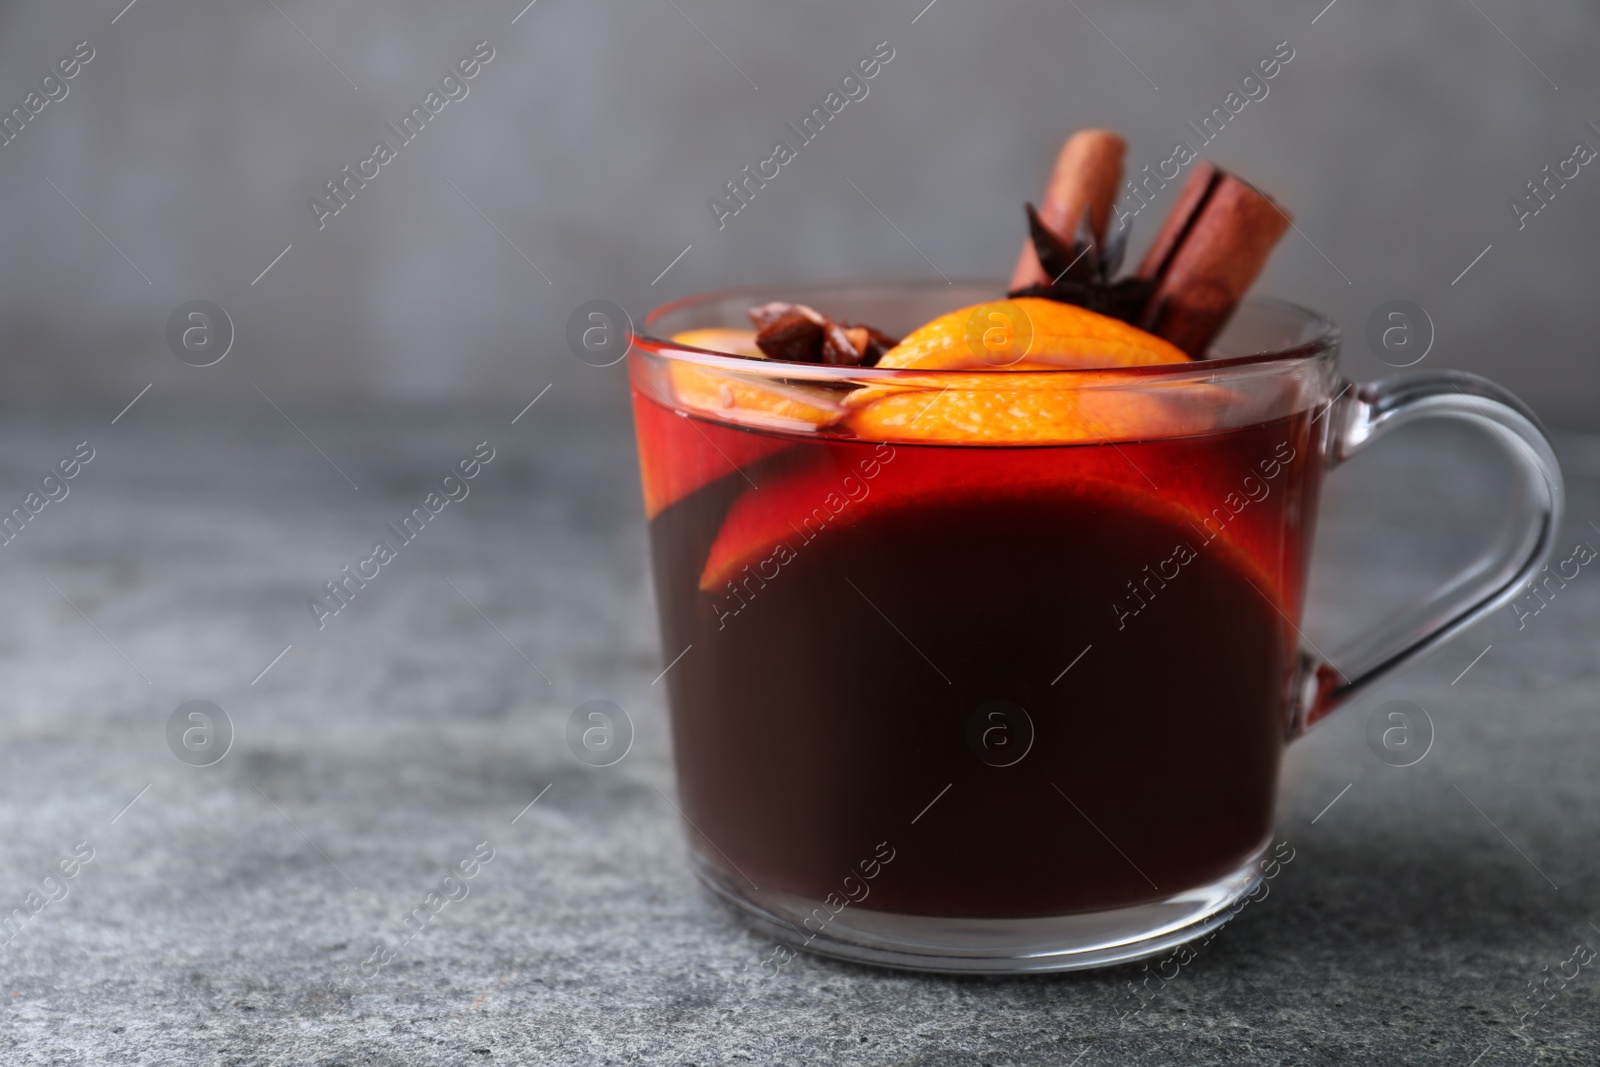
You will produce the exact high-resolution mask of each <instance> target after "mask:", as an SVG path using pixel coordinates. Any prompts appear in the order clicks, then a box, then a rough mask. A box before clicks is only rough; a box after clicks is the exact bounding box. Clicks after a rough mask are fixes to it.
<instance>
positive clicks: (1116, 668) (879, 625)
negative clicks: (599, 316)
mask: <svg viewBox="0 0 1600 1067" xmlns="http://www.w3.org/2000/svg"><path fill="white" fill-rule="evenodd" d="M993 291H994V290H993V288H992V287H991V286H987V285H986V286H983V287H982V288H979V287H976V286H956V287H955V288H954V289H952V288H951V287H949V286H945V285H942V284H937V285H923V284H907V285H859V286H850V287H838V288H830V289H811V290H803V289H797V288H795V287H789V288H786V289H784V290H782V291H781V292H780V291H778V290H776V289H774V290H772V291H765V290H755V289H751V290H745V291H740V292H735V293H726V294H714V295H711V296H708V297H699V298H693V299H691V300H687V301H683V302H680V303H677V304H673V305H669V306H667V307H665V308H662V309H660V310H658V311H657V312H655V313H654V314H653V315H652V316H651V317H650V318H649V319H648V320H647V322H646V333H647V336H641V337H639V338H638V339H637V340H636V342H635V347H634V350H633V354H632V356H631V364H630V365H631V375H632V382H633V388H634V410H635V419H636V427H637V432H638V437H639V447H640V457H641V468H642V471H643V474H644V480H645V485H646V499H647V509H648V510H649V511H650V512H651V518H650V542H651V550H652V556H653V566H654V575H655V588H656V596H657V601H658V607H659V611H660V622H661V631H662V645H663V652H664V656H665V658H666V659H668V660H670V659H671V658H672V657H674V656H679V654H680V653H682V655H681V658H679V659H678V660H676V661H675V662H674V665H673V666H672V667H671V668H670V669H669V670H668V671H667V672H666V675H665V684H666V686H667V688H668V692H669V701H670V706H671V715H672V729H673V739H674V747H675V757H676V764H677V773H678V791H679V796H680V803H681V806H682V811H683V814H684V815H685V816H686V819H687V821H688V824H689V826H688V827H687V830H688V834H689V838H690V841H691V843H692V846H693V852H694V856H695V858H696V861H697V867H698V870H699V872H700V874H701V876H702V877H703V878H704V880H705V881H706V882H707V883H708V884H709V885H710V886H711V887H712V888H713V889H715V890H716V891H717V892H719V893H720V894H721V895H723V896H724V897H726V898H728V899H729V900H731V901H732V902H734V903H735V904H737V905H738V906H739V907H740V908H742V909H743V910H744V911H746V912H748V913H750V914H751V915H753V916H755V917H756V919H757V920H758V921H759V922H761V923H764V924H766V925H767V926H769V927H770V928H771V929H772V930H773V931H774V932H775V933H777V934H778V935H779V936H782V937H783V938H785V939H786V940H787V941H789V942H791V943H798V944H802V945H804V946H805V947H807V948H808V949H810V950H812V951H818V952H823V953H827V954H831V955H836V956H842V957H847V958H852V959H858V960H865V961H870V962H877V963H886V964H890V965H897V966H908V967H916V968H922V969H933V970H948V971H962V970H977V971H1017V970H1031V969H1068V968H1075V967H1086V966H1097V965H1104V964H1107V963H1112V962H1117V961H1120V960H1125V959H1132V958H1137V957H1139V956H1144V955H1149V954H1152V953H1154V952H1158V951H1161V950H1163V949H1165V948H1167V947H1170V946H1172V945H1174V944H1177V943H1179V942H1182V941H1185V940H1189V939H1191V938H1193V937H1195V936H1198V935H1200V934H1202V933H1204V932H1205V931H1207V930H1209V929H1211V928H1213V927H1214V926H1216V925H1219V924H1220V923H1221V922H1223V921H1225V920H1226V918H1227V917H1229V914H1230V913H1229V911H1228V910H1227V909H1228V906H1229V905H1230V904H1233V903H1234V902H1236V901H1238V900H1239V899H1240V898H1241V897H1242V896H1243V895H1244V894H1246V893H1248V892H1249V891H1250V890H1251V889H1252V888H1253V886H1254V885H1255V884H1256V883H1257V882H1258V881H1259V880H1260V868H1259V861H1260V859H1261V857H1262V855H1263V853H1264V851H1265V849H1266V848H1267V846H1268V844H1269V843H1270V835H1271V831H1272V817H1273V807H1274V797H1275V794H1276V789H1277V780H1278V768H1279V764H1280V759H1281V756H1282V752H1283V748H1284V745H1285V743H1286V740H1287V739H1288V738H1289V737H1291V736H1293V735H1294V733H1296V732H1297V731H1298V730H1299V729H1300V727H1301V725H1302V720H1303V716H1304V713H1305V709H1304V707H1302V704H1303V700H1302V694H1303V693H1304V692H1305V691H1306V690H1307V688H1308V678H1307V666H1306V664H1307V659H1306V657H1304V656H1303V655H1302V653H1301V651H1300V639H1299V635H1298V630H1297V626H1298V625H1299V620H1300V615H1301V599H1302V596H1301V594H1302V588H1303V585H1304V581H1305V576H1306V569H1307V564H1308V560H1309V552H1310V547H1311V536H1312V529H1313V527H1314V524H1315V516H1316V510H1317V500H1318V492H1319V488H1320V484H1321V477H1322V473H1323V471H1324V470H1325V469H1326V468H1327V467H1328V465H1329V463H1328V461H1329V454H1328V453H1329V447H1330V442H1332V440H1333V435H1332V431H1331V430H1330V426H1331V425H1332V424H1333V423H1334V422H1335V419H1332V418H1325V417H1323V416H1325V415H1326V414H1327V413H1328V412H1329V411H1330V410H1332V409H1333V408H1334V401H1335V400H1336V398H1338V396H1339V395H1340V393H1341V391H1342V390H1343V386H1344V382H1343V381H1342V379H1341V378H1340V376H1339V372H1338V366H1337V348H1338V334H1337V330H1336V329H1335V328H1334V327H1333V326H1332V324H1331V323H1329V322H1328V321H1327V320H1325V319H1323V318H1321V317H1320V316H1317V315H1315V314H1313V313H1311V312H1307V311H1304V310H1302V309H1299V308H1296V307H1293V306H1291V305H1288V304H1284V303H1281V302H1276V301H1253V302H1250V303H1247V304H1246V305H1245V306H1244V307H1243V308H1241V310H1240V312H1239V313H1238V314H1237V315H1236V316H1235V320H1234V322H1233V323H1232V324H1231V325H1230V327H1229V329H1228V330H1227V332H1226V333H1225V334H1224V335H1223V337H1222V338H1221V340H1220V341H1219V343H1218V345H1217V347H1216V352H1215V354H1216V355H1217V356H1218V358H1216V359H1213V360H1208V361H1204V362H1200V363H1194V364H1184V365H1181V366H1178V367H1149V368H1133V369H1119V370H1111V371H1060V372H1054V371H1051V372H1017V373H1007V374H997V373H994V372H977V373H969V374H954V375H952V374H949V373H941V374H931V373H929V372H916V371H893V370H885V371H879V370H865V369H860V368H840V367H819V366H810V365H796V364H787V363H763V362H759V361H751V360H745V359H736V358H729V357H721V356H717V355H714V354H710V353H707V352H704V351H701V350H698V349H694V348H689V347H685V346H682V345H675V344H673V343H671V342H668V341H663V340H658V339H656V338H662V337H671V336H673V335H676V334H679V333H681V332H683V331H686V330H690V329H699V328H715V327H744V326H747V320H746V318H745V311H746V309H747V308H749V307H750V306H752V305H754V304H759V303H762V302H764V301H766V300H770V299H780V298H782V299H789V300H801V301H804V302H806V303H811V304H814V305H815V306H817V307H819V308H821V309H822V310H824V311H825V312H827V313H829V314H831V315H834V316H835V317H837V318H840V319H844V320H849V321H861V322H870V323H872V324H873V325H874V326H878V327H880V328H883V329H886V330H889V331H891V332H898V333H902V334H903V333H904V332H907V331H909V330H910V329H911V328H913V327H915V326H917V325H919V324H920V323H922V322H924V321H926V320H928V319H931V318H933V317H935V316H936V315H938V314H940V313H941V312H943V311H945V310H948V309H949V308H951V307H960V306H963V305H965V304H970V303H977V302H979V301H981V300H984V299H988V298H989V297H990V296H991V295H992V293H993ZM886 383H894V384H898V385H901V386H904V387H905V388H907V389H920V390H921V392H920V393H918V395H919V396H920V397H925V398H926V399H927V402H928V405H929V406H928V407H927V408H926V416H925V418H918V419H915V420H912V421H909V422H906V423H905V424H903V425H901V426H899V427H898V428H896V429H891V430H887V431H883V432H878V433H875V434H874V435H873V437H872V438H871V439H864V438H860V437H855V436H852V435H851V434H850V433H848V432H847V431H844V430H840V431H832V430H829V431H817V430H815V429H813V428H811V426H809V425H807V424H805V423H803V422H797V421H796V420H794V419H791V418H788V417H787V415H786V414H785V411H784V409H781V408H779V407H775V406H773V405H770V404H769V405H766V406H765V407H762V406H761V405H754V406H751V405H748V404H746V403H744V402H742V398H745V397H748V396H750V395H752V394H750V393H749V392H747V390H749V389H756V390H761V389H768V390H775V391H777V395H780V396H787V397H795V396H798V397H802V398H806V397H809V398H812V402H813V403H814V404H816V405H817V406H821V407H827V406H829V405H834V404H840V405H845V406H846V408H847V409H848V405H849V404H850V403H851V402H850V401H849V400H847V399H846V397H847V396H848V395H849V394H851V393H853V392H855V391H857V390H859V389H862V388H869V389H870V388H873V387H881V386H883V385H885V384H886ZM1037 389H1048V390H1050V393H1049V394H1048V396H1049V398H1050V399H1049V400H1048V401H1047V402H1043V403H1044V406H1043V407H1037V408H1028V407H1027V405H1028V404H1029V403H1031V402H1032V401H1031V400H1030V398H1031V397H1035V396H1036V395H1037V394H1034V393H1031V392H1029V390H1037ZM997 390H999V391H1002V392H1004V391H1007V390H1012V391H1015V396H1014V397H1013V398H1012V399H1015V400H1016V402H1017V403H1018V404H1019V405H1021V407H1020V408H1018V409H1017V410H1024V411H1026V410H1040V411H1061V410H1070V411H1071V412H1073V413H1075V415H1077V416H1081V419H1075V421H1073V422H1072V423H1071V425H1068V426H1066V427H1065V428H1063V429H1062V430H1060V432H1059V433H1058V434H1057V438H1058V439H1055V440H1052V439H1050V434H1048V433H1046V434H1044V435H1043V439H1042V440H1029V441H1026V442H1018V441H1008V440H1004V439H996V440H983V441H974V442H971V443H948V438H946V443H940V440H939V438H940V436H941V432H942V431H941V430H940V427H941V426H942V425H948V424H950V423H951V421H952V419H954V420H955V421H956V422H959V417H958V416H959V413H960V412H962V411H964V410H967V409H968V408H969V407H970V406H971V405H974V404H983V403H992V402H993V401H994V400H995V394H996V391H997ZM1062 403H1065V404H1066V405H1068V406H1067V408H1066V409H1063V408H1062V406H1061V405H1062ZM947 413H955V414H954V415H952V416H950V417H949V418H947V417H946V416H947ZM919 423H920V425H919ZM1309 687H1310V688H1311V689H1315V688H1316V684H1315V680H1314V679H1311V680H1309Z"/></svg>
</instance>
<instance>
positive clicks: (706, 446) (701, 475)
mask: <svg viewBox="0 0 1600 1067" xmlns="http://www.w3.org/2000/svg"><path fill="white" fill-rule="evenodd" d="M633 428H634V433H635V435H636V436H637V438H638V443H639V481H640V483H641V484H642V485H643V488H644V515H645V518H646V519H647V520H648V519H653V518H655V517H656V516H657V515H658V514H660V513H661V512H662V511H663V510H664V509H665V508H667V507H669V506H671V505H672V504H675V503H677V502H678V501H679V500H682V499H683V498H684V497H686V496H688V495H689V494H690V493H692V492H694V491H695V490H696V489H699V488H700V487H701V486H703V485H709V484H710V483H711V482H714V481H716V480H717V479H718V478H725V477H727V476H728V475H730V474H732V473H734V472H735V471H737V470H739V469H740V468H741V467H748V466H749V465H751V464H752V463H756V462H758V461H759V460H762V459H765V458H766V457H768V456H770V455H772V454H773V453H775V452H781V451H782V450H783V449H785V448H789V447H791V444H792V442H791V441H789V440H786V439H784V438H781V437H772V436H768V435H766V434H759V433H754V432H752V431H750V430H740V429H735V428H733V427H729V426H723V425H721V424H719V423H714V422H709V421H702V420H700V419H697V418H693V417H692V416H689V415H687V414H679V413H678V412H676V411H673V410H672V409H670V408H668V407H665V406H663V405H662V404H660V403H657V402H656V401H654V400H650V399H647V398H646V397H645V396H644V395H643V394H642V393H640V392H639V391H638V390H637V389H635V390H634V394H633Z"/></svg>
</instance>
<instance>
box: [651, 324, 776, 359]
mask: <svg viewBox="0 0 1600 1067" xmlns="http://www.w3.org/2000/svg"><path fill="white" fill-rule="evenodd" d="M672 339H673V340H674V341H676V342H677V343H678V344H680V345H688V346H689V347H690V348H704V349H706V350H707V351H708V352H725V353H727V354H728V355H730V356H748V357H749V358H751V359H766V358H767V357H766V356H764V355H762V354H761V349H759V348H757V347H756V332H755V331H754V330H735V329H730V328H727V327H713V328H710V329H705V330H685V331H683V332H682V333H679V334H673V336H672Z"/></svg>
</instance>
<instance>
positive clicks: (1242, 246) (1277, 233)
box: [1138, 163, 1289, 359]
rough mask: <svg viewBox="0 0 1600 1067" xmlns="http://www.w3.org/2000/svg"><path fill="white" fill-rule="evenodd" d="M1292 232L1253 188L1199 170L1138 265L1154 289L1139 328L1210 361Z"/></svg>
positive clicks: (1282, 216)
mask: <svg viewBox="0 0 1600 1067" xmlns="http://www.w3.org/2000/svg"><path fill="white" fill-rule="evenodd" d="M1288 228H1289V216H1288V215H1287V214H1285V213H1284V211H1283V210H1282V209H1281V208H1279V207H1278V205H1277V204H1276V203H1274V202H1273V201H1272V200H1271V199H1269V198H1268V197H1266V196H1264V195H1263V194H1262V193H1260V192H1259V191H1257V190H1256V188H1255V187H1254V186H1252V185H1250V184H1249V183H1248V182H1246V181H1244V180H1242V179H1240V178H1237V177H1235V176H1234V175H1232V174H1229V173H1228V172H1227V171H1224V170H1221V169H1219V168H1217V167H1213V166H1211V165H1210V164H1209V163H1199V164H1196V166H1195V170H1194V172H1193V173H1192V174H1191V175H1190V176H1189V180H1188V182H1187V183H1186V184H1185V185H1184V187H1183V190H1182V191H1181V192H1180V193H1179V194H1178V200H1177V202H1176V203H1175V204H1174V205H1173V208H1172V211H1171V213H1170V214H1169V215H1168V216H1167V219H1166V221H1165V222H1163V223H1162V226H1161V229H1160V231H1159V232H1158V233H1157V234H1156V237H1155V240H1154V241H1153V242H1151V245H1150V249H1149V251H1148V252H1146V253H1145V257H1144V261H1143V262H1141V263H1140V264H1139V271H1138V276H1139V277H1140V278H1144V279H1146V280H1149V281H1151V282H1153V283H1154V285H1155V288H1154V290H1153V291H1152V292H1151V294H1150V299H1149V302H1148V303H1147V304H1146V305H1145V308H1144V312H1143V314H1142V315H1141V316H1140V319H1139V322H1138V325H1139V326H1140V327H1142V328H1143V329H1145V330H1148V331H1150V332H1151V333H1153V334H1155V335H1156V336H1158V337H1162V338H1165V339H1166V340H1168V341H1171V342H1172V343H1173V344H1175V345H1177V346H1178V347H1179V348H1181V349H1183V351H1184V352H1186V353H1188V354H1189V356H1191V357H1192V358H1194V359H1204V358H1205V357H1206V353H1207V351H1208V350H1209V349H1210V347H1211V342H1212V341H1213V340H1214V339H1215V338H1216V336H1217V334H1218V333H1219V332H1221V330H1222V327H1223V326H1225V325H1226V324H1227V322H1228V319H1229V318H1230V317H1231V316H1232V315H1233V310H1234V308H1235V307H1236V306H1237V305H1238V303H1239V301H1240V299H1242V298H1243V297H1244V294H1245V292H1246V290H1248V289H1249V288H1250V286H1251V284H1252V283H1253V282H1254V281H1255V280H1256V276H1257V275H1258V274H1260V273H1261V268H1262V267H1264V266H1265V265H1266V262H1267V256H1269V255H1270V254H1271V253H1272V248H1273V246H1274V245H1276V244H1277V243H1278V239H1279V238H1280V237H1282V236H1283V234H1284V232H1285V231H1286V230H1287V229H1288Z"/></svg>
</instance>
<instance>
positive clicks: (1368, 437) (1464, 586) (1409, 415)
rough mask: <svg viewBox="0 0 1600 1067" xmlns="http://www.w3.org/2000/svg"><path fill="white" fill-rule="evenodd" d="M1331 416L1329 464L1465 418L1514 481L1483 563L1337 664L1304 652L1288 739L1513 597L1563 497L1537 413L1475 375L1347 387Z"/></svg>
mask: <svg viewBox="0 0 1600 1067" xmlns="http://www.w3.org/2000/svg"><path fill="white" fill-rule="evenodd" d="M1330 414H1331V416H1332V417H1331V418H1330V419H1329V422H1330V424H1331V429H1330V430H1329V431H1328V432H1329V433H1330V434H1331V437H1332V439H1331V441H1330V442H1329V447H1328V449H1327V451H1326V455H1327V457H1328V466H1329V467H1330V468H1333V467H1337V466H1338V465H1339V464H1341V463H1343V462H1344V461H1345V460H1347V459H1349V458H1350V457H1351V456H1353V455H1355V454H1356V453H1357V452H1360V451H1361V450H1362V449H1364V448H1366V447H1368V446H1369V445H1371V444H1372V443H1373V442H1374V441H1376V440H1378V439H1379V438H1380V437H1382V436H1383V435H1385V434H1387V433H1388V432H1389V431H1391V430H1393V429H1396V428H1397V427H1400V426H1404V425H1406V424H1407V423H1412V422H1417V421H1419V420H1421V419H1428V418H1445V419H1459V420H1461V421H1463V422H1466V423H1469V424H1471V425H1474V426H1477V427H1479V428H1480V429H1483V430H1486V431H1488V433H1489V435H1490V436H1491V437H1493V438H1494V439H1495V440H1496V441H1498V442H1499V443H1500V445H1501V447H1502V448H1504V449H1505V451H1506V454H1507V455H1508V456H1509V457H1510V458H1511V462H1512V467H1513V468H1514V471H1513V475H1512V477H1513V482H1514V485H1513V487H1512V490H1511V493H1512V497H1511V504H1510V507H1509V508H1508V510H1507V518H1506V522H1505V525H1504V526H1503V527H1502V529H1501V530H1500V533H1499V535H1498V537H1496V539H1495V541H1494V543H1493V544H1491V545H1490V546H1489V548H1488V550H1487V551H1486V552H1485V553H1484V554H1483V555H1482V556H1481V557H1479V558H1478V560H1477V561H1476V562H1474V563H1473V564H1471V565H1470V566H1468V567H1467V568H1466V569H1464V570H1463V571H1461V573H1459V574H1457V575H1456V576H1455V577H1454V578H1453V579H1451V580H1450V581H1449V582H1448V583H1446V584H1445V585H1444V586H1442V587H1441V588H1440V589H1439V590H1438V591H1437V592H1436V593H1434V594H1433V595H1432V596H1431V597H1429V598H1428V599H1427V600H1426V601H1424V602H1423V603H1421V604H1419V605H1417V606H1416V607H1414V608H1412V609H1411V610H1409V611H1406V612H1404V613H1402V614H1401V615H1400V616H1399V617H1398V618H1395V619H1393V620H1391V621H1389V622H1386V623H1383V624H1381V625H1379V626H1377V627H1375V628H1374V629H1372V630H1370V631H1368V632H1367V633H1366V634H1364V635H1363V636H1362V637H1360V638H1359V639H1357V640H1356V641H1354V642H1352V643H1351V644H1350V646H1349V647H1347V648H1345V649H1344V650H1343V651H1342V652H1341V653H1340V654H1339V655H1336V656H1334V657H1333V659H1334V663H1330V662H1328V661H1326V660H1324V659H1322V658H1321V657H1320V656H1318V655H1313V654H1311V653H1309V652H1306V651H1302V652H1301V673H1300V675H1299V677H1300V679H1301V682H1300V688H1299V693H1298V700H1296V701H1295V702H1294V707H1292V708H1291V710H1290V721H1289V723H1288V728H1289V736H1290V737H1297V736H1299V735H1300V734H1302V733H1304V732H1305V731H1306V729H1307V728H1309V727H1310V726H1312V725H1313V724H1314V723H1316V722H1317V720H1319V719H1321V718H1322V717H1323V716H1324V715H1327V714H1328V713H1329V712H1330V711H1332V710H1333V709H1335V708H1337V707H1338V706H1339V705H1341V704H1343V703H1344V702H1345V701H1347V700H1349V699H1350V698H1351V697H1353V696H1355V695H1356V694H1358V693H1360V692H1361V691H1362V690H1363V689H1365V688H1366V687H1367V686H1369V685H1371V684H1372V683H1373V682H1375V681H1377V680H1378V679H1379V678H1382V677H1383V676H1384V675H1385V674H1388V673H1389V672H1390V671H1392V670H1394V669H1395V668H1397V667H1399V666H1401V665H1402V664H1404V663H1407V662H1409V661H1410V660H1412V659H1415V658H1416V657H1418V656H1420V655H1422V654H1423V653H1425V652H1429V651H1431V650H1433V649H1435V648H1437V647H1438V646H1440V645H1442V644H1444V643H1445V642H1446V641H1448V640H1450V638H1452V637H1454V636H1455V635H1456V634H1458V633H1460V632H1461V631H1462V630H1464V629H1466V628H1467V627H1468V626H1470V625H1472V624H1473V623H1474V622H1476V621H1477V620H1479V619H1481V618H1483V617H1484V616H1485V615H1487V614H1488V613H1489V612H1491V611H1494V610H1495V609H1496V608H1498V607H1501V606H1502V605H1504V604H1506V603H1508V602H1509V601H1510V600H1511V599H1512V598H1513V597H1515V596H1516V594H1517V590H1518V589H1520V588H1521V587H1522V586H1523V585H1524V584H1526V583H1527V582H1528V581H1529V580H1530V579H1531V578H1532V577H1533V576H1534V575H1535V574H1537V573H1538V571H1539V569H1540V568H1541V567H1542V566H1543V565H1544V563H1545V560H1546V558H1547V557H1548V556H1549V554H1550V550H1551V548H1552V547H1553V546H1554V543H1555V537H1556V533H1557V530H1558V529H1559V527H1560V524H1561V514H1562V510H1563V507H1564V505H1565V498H1566V494H1565V491H1564V490H1563V487H1562V481H1561V466H1560V464H1559V463H1557V461H1556V456H1555V451H1554V449H1552V448H1551V446H1550V441H1549V439H1548V438H1547V437H1546V436H1545V434H1544V430H1543V429H1542V428H1541V427H1540V426H1539V421H1538V419H1537V418H1536V417H1535V416H1534V414H1533V412H1531V411H1529V410H1528V407H1527V405H1525V404H1524V403H1523V402H1522V401H1520V400H1518V399H1517V398H1516V397H1515V396H1513V395H1512V394H1510V393H1508V392H1507V391H1506V390H1504V389H1502V388H1500V387H1499V386H1498V385H1495V384H1494V383H1493V382H1490V381H1488V380H1486V379H1484V378H1480V377H1478V376H1477V375H1475V374H1467V373H1464V372H1462V371H1441V372H1438V373H1433V374H1409V375H1402V376H1399V377H1395V378H1389V379H1386V380H1384V381H1381V382H1373V383H1371V384H1368V385H1361V386H1356V385H1347V386H1346V387H1345V389H1344V391H1343V392H1341V394H1340V397H1339V399H1337V400H1335V401H1334V403H1333V406H1332V409H1331V412H1330ZM1335 663H1337V664H1338V665H1337V666H1335Z"/></svg>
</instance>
